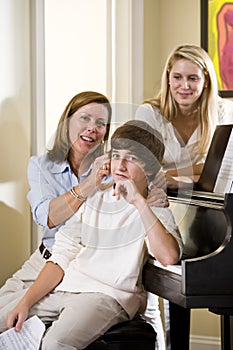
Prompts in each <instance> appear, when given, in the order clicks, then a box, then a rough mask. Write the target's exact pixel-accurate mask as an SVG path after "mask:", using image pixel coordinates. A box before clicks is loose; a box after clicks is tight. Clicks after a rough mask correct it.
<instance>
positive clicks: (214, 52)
mask: <svg viewBox="0 0 233 350" xmlns="http://www.w3.org/2000/svg"><path fill="white" fill-rule="evenodd" d="M201 46H202V47H203V48H204V49H205V50H206V51H207V52H208V54H209V55H210V57H211V59H212V60H213V63H214V67H215V70H216V74H217V78H218V86H219V90H220V95H221V96H222V97H233V0H232V1H225V0H201Z"/></svg>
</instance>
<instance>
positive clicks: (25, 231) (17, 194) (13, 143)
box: [0, 0, 31, 285]
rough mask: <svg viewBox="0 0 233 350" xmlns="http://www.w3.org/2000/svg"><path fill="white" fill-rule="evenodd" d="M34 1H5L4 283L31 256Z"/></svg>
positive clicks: (1, 12)
mask: <svg viewBox="0 0 233 350" xmlns="http://www.w3.org/2000/svg"><path fill="white" fill-rule="evenodd" d="M29 13H30V11H29V0H21V1H15V0H0V47H1V55H0V77H1V78H0V79H1V84H0V149H1V155H0V164H1V168H0V222H1V236H0V237H1V244H0V285H1V284H2V283H3V282H4V281H5V279H6V278H7V277H8V276H10V275H11V274H12V273H13V272H14V271H15V270H16V269H18V267H20V266H21V264H22V263H23V261H24V260H25V259H26V258H27V257H28V256H29V253H30V248H31V239H30V235H31V231H30V210H29V205H28V203H27V201H26V193H27V191H28V185H27V176H26V169H27V162H28V158H29V155H30V147H31V140H30V118H31V115H30V112H31V104H30V28H29V26H30V22H29V20H30V18H29Z"/></svg>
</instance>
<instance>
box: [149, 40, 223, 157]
mask: <svg viewBox="0 0 233 350" xmlns="http://www.w3.org/2000/svg"><path fill="white" fill-rule="evenodd" d="M180 59H186V60H189V61H191V62H193V63H195V64H196V65H197V66H198V67H199V68H201V70H202V72H203V74H204V76H205V81H206V87H205V88H203V92H202V94H201V96H200V98H199V108H198V112H199V119H200V127H201V140H200V144H199V152H200V153H201V154H203V153H206V152H207V150H208V147H209V144H210V141H211V138H212V135H213V132H214V130H215V127H216V125H217V123H218V83H217V77H216V73H215V69H214V65H213V62H212V60H211V58H210V57H209V55H208V54H207V52H206V51H205V50H204V49H202V48H201V47H199V46H195V45H182V46H179V47H177V48H176V49H175V50H174V51H173V52H172V53H171V54H170V56H169V57H168V59H167V62H166V64H165V67H164V71H163V74H162V79H161V89H160V92H159V93H158V95H157V96H155V97H154V98H152V99H148V100H145V101H144V103H150V104H151V105H152V106H155V107H157V108H158V109H159V110H160V112H161V114H162V115H163V116H164V117H165V118H166V119H167V120H169V121H172V119H173V118H175V117H176V115H177V104H176V102H175V100H174V98H173V97H172V94H171V91H170V86H169V73H170V71H171V69H172V67H173V65H174V63H175V62H176V61H178V60H180Z"/></svg>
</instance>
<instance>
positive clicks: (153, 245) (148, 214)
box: [135, 197, 180, 266]
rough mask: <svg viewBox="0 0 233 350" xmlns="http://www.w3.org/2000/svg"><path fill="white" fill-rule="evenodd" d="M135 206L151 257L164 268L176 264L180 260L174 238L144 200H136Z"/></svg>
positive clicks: (177, 245)
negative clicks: (143, 228) (142, 225)
mask: <svg viewBox="0 0 233 350" xmlns="http://www.w3.org/2000/svg"><path fill="white" fill-rule="evenodd" d="M135 206H136V208H137V209H138V211H139V213H140V216H141V219H142V222H143V224H144V227H145V230H146V234H147V237H148V240H149V244H150V251H151V253H152V254H153V256H154V257H155V258H156V259H157V260H158V261H159V262H160V263H161V264H162V265H164V266H167V265H173V264H176V263H177V262H178V261H179V258H180V248H179V244H178V242H177V240H176V238H175V237H174V236H173V235H172V234H171V233H169V232H168V231H167V230H166V228H165V227H164V225H163V224H162V223H161V221H160V220H159V219H158V218H157V217H156V215H155V214H154V213H153V211H152V210H151V208H150V207H149V205H148V203H147V201H146V199H144V198H143V197H140V198H138V200H137V202H136V203H135ZM162 210H166V209H162Z"/></svg>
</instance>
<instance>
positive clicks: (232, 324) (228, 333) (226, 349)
mask: <svg viewBox="0 0 233 350" xmlns="http://www.w3.org/2000/svg"><path fill="white" fill-rule="evenodd" d="M232 337H233V320H232V317H231V316H230V315H221V344H222V346H221V348H222V350H233V341H232Z"/></svg>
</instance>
